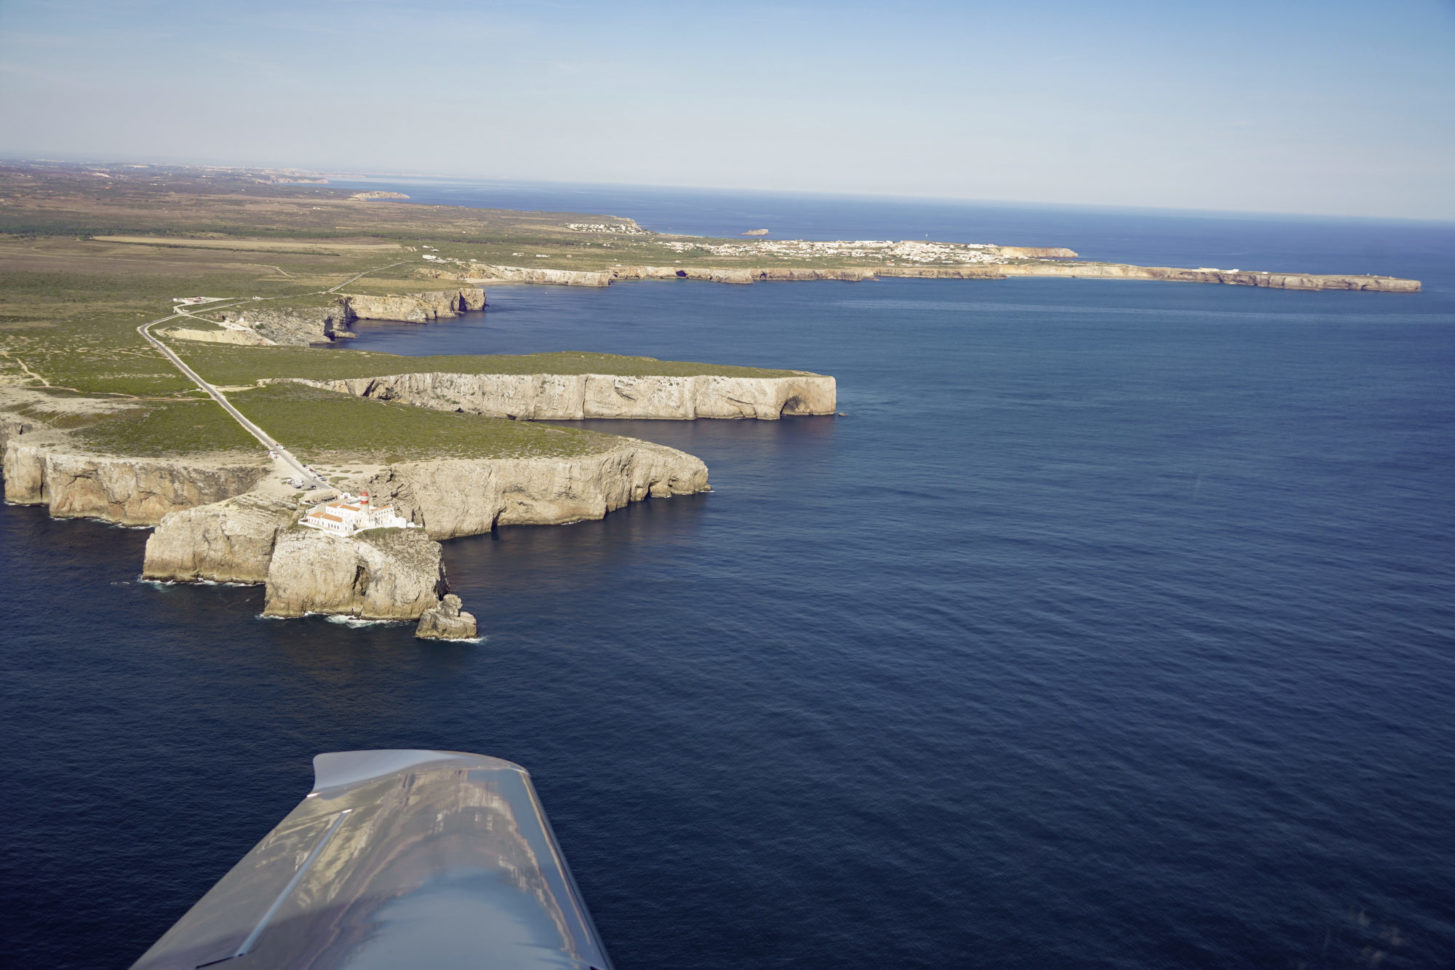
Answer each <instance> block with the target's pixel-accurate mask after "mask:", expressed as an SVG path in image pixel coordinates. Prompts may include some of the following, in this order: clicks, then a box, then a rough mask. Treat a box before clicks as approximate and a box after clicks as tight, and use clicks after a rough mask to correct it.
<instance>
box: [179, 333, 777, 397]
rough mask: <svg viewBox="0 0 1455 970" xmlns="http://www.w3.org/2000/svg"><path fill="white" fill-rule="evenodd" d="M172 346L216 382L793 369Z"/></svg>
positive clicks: (570, 355) (580, 357)
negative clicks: (435, 374)
mask: <svg viewBox="0 0 1455 970" xmlns="http://www.w3.org/2000/svg"><path fill="white" fill-rule="evenodd" d="M172 346H173V348H174V349H175V350H176V351H177V353H178V354H179V355H181V357H182V359H184V360H186V361H187V363H188V364H189V365H191V366H192V368H193V369H194V370H196V371H197V373H199V374H201V375H202V376H203V377H205V378H207V380H209V381H212V382H213V383H215V384H226V385H230V386H237V385H242V384H251V383H253V382H255V381H257V380H259V379H260V378H262V377H301V378H306V379H309V380H341V379H344V378H349V377H381V376H384V375H388V374H428V373H451V374H620V375H622V376H625V377H646V376H669V377H691V376H694V375H698V374H720V375H723V376H727V377H789V376H791V375H792V374H793V372H792V371H786V370H769V369H767V368H761V367H733V366H727V365H722V364H699V363H694V362H692V361H673V360H657V359H656V358H654V357H623V356H619V355H617V354H590V353H581V352H577V351H563V352H561V353H554V354H520V355H508V354H498V355H488V356H487V355H479V356H476V355H452V356H439V357H402V356H399V355H396V354H376V353H369V352H366V351H337V350H335V351H328V350H313V349H309V348H306V347H234V346H229V345H225V344H192V343H187V342H185V341H177V342H174V343H173V344H172Z"/></svg>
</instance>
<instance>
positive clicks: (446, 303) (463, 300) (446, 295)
mask: <svg viewBox="0 0 1455 970" xmlns="http://www.w3.org/2000/svg"><path fill="white" fill-rule="evenodd" d="M339 302H340V304H341V305H343V306H344V307H346V308H347V311H348V317H349V321H350V322H353V321H354V320H403V321H404V322H406V323H432V322H434V321H435V320H448V319H449V318H451V317H457V316H459V315H460V314H462V313H468V312H469V311H471V310H483V309H485V291H484V290H482V289H480V288H479V287H477V286H462V287H460V288H459V289H457V290H437V291H433V292H429V293H405V294H402V295H396V296H372V295H369V294H358V293H349V294H345V295H344V296H341V297H339Z"/></svg>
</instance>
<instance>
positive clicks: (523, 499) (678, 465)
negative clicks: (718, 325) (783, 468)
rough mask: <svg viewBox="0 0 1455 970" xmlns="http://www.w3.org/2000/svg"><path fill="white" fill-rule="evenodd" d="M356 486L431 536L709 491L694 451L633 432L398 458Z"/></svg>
mask: <svg viewBox="0 0 1455 970" xmlns="http://www.w3.org/2000/svg"><path fill="white" fill-rule="evenodd" d="M362 486H363V487H365V488H367V489H368V490H369V494H370V495H371V496H374V497H375V500H376V501H385V500H386V499H387V500H388V501H389V502H390V503H391V504H392V505H394V507H395V509H396V510H397V511H399V512H400V514H402V515H404V516H405V517H406V518H408V519H410V520H411V521H413V522H416V523H419V524H420V525H423V526H424V530H425V532H426V533H427V534H428V535H429V536H430V538H432V539H453V538H455V537H457V536H473V535H482V534H484V533H487V532H490V531H491V530H492V529H494V528H495V527H496V526H500V525H559V524H562V523H566V522H579V521H582V520H588V519H600V518H602V517H603V516H605V515H606V513H608V512H612V511H615V510H616V509H619V508H622V507H623V506H625V505H627V504H628V503H631V502H640V501H642V500H643V499H646V498H667V497H669V496H672V495H693V494H696V493H698V492H705V491H707V490H708V484H707V466H706V465H705V464H703V462H702V460H701V459H700V458H697V457H695V456H693V455H689V454H687V453H686V452H683V451H678V450H677V449H675V448H668V447H666V446H665V445H657V444H652V443H650V442H646V441H638V440H636V439H635V438H623V439H622V440H621V443H620V444H618V445H616V446H615V447H613V448H610V449H608V450H606V451H604V452H598V453H596V454H591V455H580V456H575V457H571V458H494V459H490V460H489V461H483V460H472V459H439V460H433V461H420V462H403V463H399V464H394V465H390V466H389V467H388V468H386V469H384V470H382V471H380V472H378V473H377V474H375V475H373V476H372V477H370V478H369V479H367V481H365V482H363V483H362Z"/></svg>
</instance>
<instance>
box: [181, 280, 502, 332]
mask: <svg viewBox="0 0 1455 970" xmlns="http://www.w3.org/2000/svg"><path fill="white" fill-rule="evenodd" d="M484 306H485V291H484V290H482V289H480V288H479V287H477V286H463V287H460V288H459V289H457V290H435V291H430V292H426V293H404V294H396V295H391V296H375V295H371V294H363V293H352V294H344V295H342V296H340V297H338V298H337V299H336V300H334V301H333V302H332V303H330V304H328V305H326V306H321V307H292V308H283V309H273V308H269V307H266V306H263V307H247V308H245V309H243V310H240V311H236V312H228V313H224V314H223V315H222V320H223V321H224V322H225V323H227V324H229V325H230V326H231V327H234V328H238V327H241V328H246V330H250V331H252V332H253V333H255V334H257V335H258V336H259V337H261V338H263V339H264V340H267V341H269V342H271V343H274V344H285V345H292V346H306V345H308V344H317V343H327V342H329V341H332V340H341V339H344V338H348V337H352V336H353V334H352V333H350V332H349V329H348V327H349V324H351V323H353V322H354V321H355V320H403V321H405V322H406V323H431V322H433V321H435V320H445V319H449V318H451V317H456V316H459V315H460V314H461V313H465V312H467V311H470V310H480V309H483V308H484ZM221 332H222V333H227V331H221ZM233 332H239V331H233ZM189 333H191V332H189ZM184 335H185V334H184ZM191 339H200V338H197V337H192V338H191ZM207 339H214V340H216V339H218V338H216V337H212V338H207ZM236 339H237V338H231V337H230V338H228V340H227V342H236Z"/></svg>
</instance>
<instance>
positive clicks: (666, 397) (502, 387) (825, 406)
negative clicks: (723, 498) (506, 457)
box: [300, 373, 838, 421]
mask: <svg viewBox="0 0 1455 970" xmlns="http://www.w3.org/2000/svg"><path fill="white" fill-rule="evenodd" d="M300 383H305V384H309V385H311V386H314V387H322V388H325V389H327V390H331V391H342V392H344V393H346V394H352V395H354V396H355V397H369V398H376V399H378V400H381V401H398V402H401V403H405V404H415V405H418V406H420V407H428V408H434V409H436V410H441V411H464V412H466V413H469V414H482V415H489V416H492V417H515V418H528V419H530V420H535V421H579V420H583V419H586V418H623V419H624V418H634V419H648V420H671V421H691V420H694V419H696V418H756V419H758V420H760V421H776V420H778V419H779V418H780V417H782V416H784V415H804V414H833V413H834V411H835V409H836V407H837V406H838V388H837V384H836V383H835V381H834V379H833V378H832V377H827V376H825V375H822V374H809V373H795V374H793V375H792V376H790V377H729V376H720V375H711V374H703V375H697V376H693V377H666V376H647V377H623V376H616V375H611V374H452V373H423V374H395V375H390V376H385V377H360V378H353V379H348V380H334V381H300Z"/></svg>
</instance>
